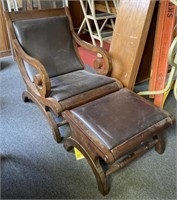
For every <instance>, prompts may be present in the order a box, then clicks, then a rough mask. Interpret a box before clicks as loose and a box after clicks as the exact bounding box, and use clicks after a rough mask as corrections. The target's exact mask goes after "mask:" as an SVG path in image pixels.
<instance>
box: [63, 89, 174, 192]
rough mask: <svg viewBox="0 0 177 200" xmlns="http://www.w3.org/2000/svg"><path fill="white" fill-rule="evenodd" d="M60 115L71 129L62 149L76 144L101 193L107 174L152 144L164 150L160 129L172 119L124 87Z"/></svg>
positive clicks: (157, 148) (107, 186)
mask: <svg viewBox="0 0 177 200" xmlns="http://www.w3.org/2000/svg"><path fill="white" fill-rule="evenodd" d="M62 115H63V117H64V118H65V119H66V121H67V122H68V123H69V125H70V127H71V132H72V133H71V136H70V137H69V138H67V139H66V140H65V142H64V147H65V149H66V150H68V151H69V150H71V149H72V148H73V147H76V148H77V149H78V150H79V151H80V152H81V153H82V154H83V155H84V156H85V158H86V159H87V161H88V163H89V164H90V166H91V168H92V170H93V172H94V174H95V177H96V180H97V184H98V188H99V190H100V192H101V193H102V194H103V195H106V194H107V193H108V192H109V188H110V187H109V184H108V180H107V178H108V176H109V175H111V174H112V173H114V172H116V171H117V170H119V169H121V168H122V167H124V166H126V165H127V164H128V163H129V162H131V161H132V160H134V159H135V158H138V157H140V156H141V155H143V154H144V153H145V152H146V151H148V150H149V149H150V148H152V147H153V146H155V150H156V151H157V152H158V153H159V154H162V153H163V152H164V149H165V146H164V141H163V138H162V130H163V129H165V128H167V127H168V126H170V125H172V123H173V122H174V118H173V116H171V115H170V114H169V113H168V112H166V111H164V110H162V109H160V108H158V107H156V106H155V105H154V104H152V103H150V102H149V101H148V100H146V99H145V98H143V97H140V96H138V95H137V94H136V93H134V92H132V91H130V90H128V89H125V88H124V89H121V90H119V91H117V92H114V93H111V94H109V95H106V96H104V97H102V98H99V99H97V100H95V101H92V102H89V103H87V104H85V105H82V106H79V107H77V108H74V109H72V110H67V111H65V112H63V113H62Z"/></svg>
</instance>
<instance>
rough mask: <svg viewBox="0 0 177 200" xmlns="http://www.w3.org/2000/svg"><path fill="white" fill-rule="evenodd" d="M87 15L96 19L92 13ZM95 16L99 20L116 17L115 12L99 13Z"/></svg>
mask: <svg viewBox="0 0 177 200" xmlns="http://www.w3.org/2000/svg"><path fill="white" fill-rule="evenodd" d="M87 17H88V18H89V19H94V17H93V16H92V15H87ZM95 18H96V19H97V20H101V19H113V18H116V15H115V14H110V13H99V14H96V15H95Z"/></svg>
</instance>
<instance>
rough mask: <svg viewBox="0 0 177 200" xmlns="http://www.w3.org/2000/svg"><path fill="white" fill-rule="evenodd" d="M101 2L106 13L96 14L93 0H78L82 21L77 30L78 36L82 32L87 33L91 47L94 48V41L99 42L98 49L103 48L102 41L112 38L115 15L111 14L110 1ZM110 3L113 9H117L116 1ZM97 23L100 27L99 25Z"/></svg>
mask: <svg viewBox="0 0 177 200" xmlns="http://www.w3.org/2000/svg"><path fill="white" fill-rule="evenodd" d="M102 2H104V5H105V8H106V12H97V11H96V9H95V1H94V0H80V4H81V8H82V11H83V14H84V19H83V21H82V23H81V26H80V28H79V30H78V34H80V33H81V31H82V30H84V31H88V32H89V34H90V37H91V40H92V43H93V45H94V46H96V40H98V41H99V42H100V47H103V41H104V40H108V39H111V38H112V33H113V28H114V20H115V18H116V13H113V12H111V9H110V4H109V3H110V1H109V0H104V1H102ZM112 3H113V6H114V7H115V9H117V7H118V1H117V0H113V1H112ZM99 21H100V23H101V25H100V24H99ZM108 21H110V24H109V30H108V29H107V30H105V28H106V26H107V24H108ZM86 27H87V28H86Z"/></svg>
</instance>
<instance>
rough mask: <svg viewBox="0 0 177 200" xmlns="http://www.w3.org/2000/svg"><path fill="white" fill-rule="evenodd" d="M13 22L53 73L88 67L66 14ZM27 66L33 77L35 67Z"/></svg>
mask: <svg viewBox="0 0 177 200" xmlns="http://www.w3.org/2000/svg"><path fill="white" fill-rule="evenodd" d="M13 26H14V29H15V32H16V35H17V38H18V40H19V42H20V44H21V46H22V47H23V49H24V50H25V51H26V52H27V53H28V54H29V55H30V56H32V57H34V58H36V59H38V60H39V61H40V62H41V63H42V64H43V65H44V67H45V68H46V70H47V72H48V75H49V77H55V76H58V75H61V74H66V73H69V72H72V71H76V70H79V69H83V68H84V67H83V66H82V64H81V63H80V61H79V59H78V58H77V55H76V53H75V50H74V46H73V41H72V35H71V31H70V27H69V22H68V18H67V17H66V16H57V17H48V18H40V19H31V20H20V21H15V22H14V23H13ZM26 68H27V71H28V73H29V76H30V78H31V80H33V76H34V74H35V73H36V72H35V70H31V67H30V66H29V65H26Z"/></svg>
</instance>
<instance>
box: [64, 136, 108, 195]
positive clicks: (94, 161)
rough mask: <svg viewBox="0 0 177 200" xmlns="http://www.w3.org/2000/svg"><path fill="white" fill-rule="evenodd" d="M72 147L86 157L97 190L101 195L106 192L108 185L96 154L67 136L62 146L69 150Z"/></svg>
mask: <svg viewBox="0 0 177 200" xmlns="http://www.w3.org/2000/svg"><path fill="white" fill-rule="evenodd" d="M73 147H76V148H77V149H78V150H79V151H80V152H81V153H82V154H83V155H84V157H85V158H86V159H87V161H88V163H89V165H90V166H91V168H92V170H93V172H94V174H95V178H96V180H97V185H98V189H99V191H100V192H101V193H102V194H103V195H106V194H108V192H109V190H110V188H109V185H108V181H107V178H106V176H105V171H104V170H103V167H102V166H101V164H100V160H99V157H98V155H96V154H94V153H93V152H91V151H90V152H88V151H87V150H86V149H85V148H84V147H83V146H82V145H81V144H80V143H79V142H78V141H76V140H74V139H73V138H72V137H69V138H67V139H66V140H65V142H64V148H65V149H66V150H67V151H70V150H71V149H72V148H73Z"/></svg>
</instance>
